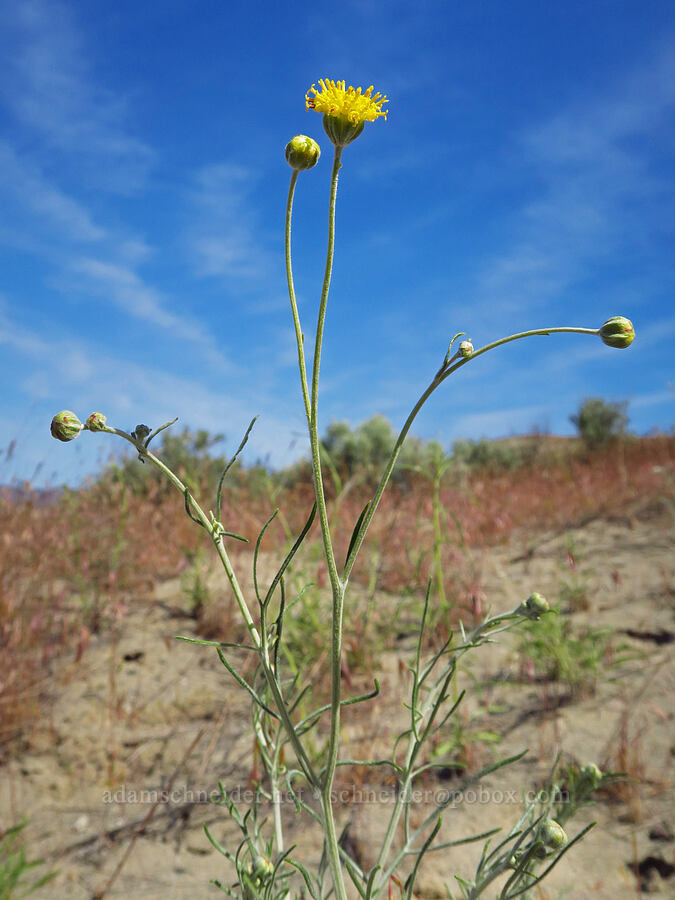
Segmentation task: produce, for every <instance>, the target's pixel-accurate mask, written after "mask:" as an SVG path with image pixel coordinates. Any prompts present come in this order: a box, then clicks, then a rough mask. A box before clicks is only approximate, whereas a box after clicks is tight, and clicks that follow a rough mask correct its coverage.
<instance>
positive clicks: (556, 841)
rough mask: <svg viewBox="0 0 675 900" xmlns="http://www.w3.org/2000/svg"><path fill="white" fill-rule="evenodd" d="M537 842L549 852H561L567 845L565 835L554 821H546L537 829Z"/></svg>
mask: <svg viewBox="0 0 675 900" xmlns="http://www.w3.org/2000/svg"><path fill="white" fill-rule="evenodd" d="M539 840H540V841H541V842H542V843H543V844H544V846H546V847H548V848H549V850H561V849H562V848H563V847H564V846H565V844H566V843H567V835H566V834H565V831H564V829H563V828H562V826H561V825H558V823H557V822H556V821H555V819H546V820H545V821H544V822H542V824H541V826H540V827H539Z"/></svg>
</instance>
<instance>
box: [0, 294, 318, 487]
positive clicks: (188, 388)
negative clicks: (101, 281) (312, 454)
mask: <svg viewBox="0 0 675 900" xmlns="http://www.w3.org/2000/svg"><path fill="white" fill-rule="evenodd" d="M1 300H2V298H0V301H1ZM0 344H4V345H5V346H6V348H7V350H9V351H11V352H12V353H14V354H16V356H17V357H18V358H20V359H22V360H24V361H25V362H27V363H29V365H28V366H26V367H24V366H22V367H21V368H22V370H23V371H24V372H26V373H27V374H25V375H24V376H23V377H19V378H18V383H19V386H20V389H21V391H22V393H23V395H24V397H25V399H26V400H27V401H28V402H30V403H35V402H38V403H40V404H44V401H46V400H49V401H51V402H54V385H58V386H59V387H58V391H59V395H60V403H61V405H67V406H69V407H71V408H75V411H76V412H77V413H78V414H79V415H81V416H86V415H87V414H88V413H89V412H90V411H91V409H94V408H96V409H101V410H102V411H104V412H105V413H106V415H108V417H109V420H110V421H111V422H112V423H113V424H115V425H117V426H118V427H120V428H124V429H127V430H128V429H131V428H133V427H134V426H135V425H136V424H137V422H138V421H141V420H142V421H144V422H148V423H149V424H150V425H153V426H156V425H158V424H161V423H162V422H164V421H168V420H169V419H171V418H173V417H174V416H176V415H179V416H180V422H179V424H178V426H177V427H181V423H182V424H186V425H189V426H191V427H192V428H206V429H208V430H210V431H212V432H221V431H222V432H225V434H226V437H227V439H228V448H229V449H233V448H234V447H236V445H237V444H238V443H239V440H240V439H241V437H242V436H243V433H244V431H245V429H246V426H247V425H248V423H249V421H250V419H251V418H252V417H253V415H254V414H256V413H260V414H261V416H260V419H259V421H258V422H257V423H256V427H255V429H254V432H253V434H252V437H251V440H250V442H249V446H248V448H247V459H248V461H249V462H250V461H252V460H255V459H256V458H261V459H267V460H268V461H269V462H270V463H271V464H272V465H277V466H281V465H286V464H288V463H289V462H291V461H292V460H293V459H297V457H298V456H299V455H300V454H301V453H302V452H303V450H304V444H305V443H306V442H305V441H304V439H303V438H302V437H299V435H298V431H299V430H300V428H299V425H300V426H301V424H302V423H301V420H300V419H299V417H298V418H297V419H296V417H295V411H296V409H295V408H296V406H297V405H298V404H294V403H287V402H285V401H283V400H282V401H280V400H279V398H278V397H277V396H275V395H274V394H266V395H262V396H261V395H260V393H259V392H257V393H256V397H255V400H253V398H252V397H251V395H250V394H251V392H250V389H249V390H246V388H245V384H244V379H241V380H240V381H239V380H237V381H236V383H235V380H234V379H233V380H231V386H232V389H231V390H227V391H224V390H222V388H221V387H220V386H213V385H209V384H208V383H203V382H202V381H200V380H197V379H193V378H189V377H183V376H180V375H176V374H174V373H172V372H167V371H166V370H164V369H162V368H160V367H158V366H155V365H153V364H152V363H148V364H147V365H140V364H138V363H134V362H130V361H129V360H127V359H124V358H123V357H121V356H118V355H115V354H114V353H107V352H106V351H105V349H103V350H102V349H101V347H100V346H99V345H98V344H96V345H95V344H93V343H90V342H87V341H84V340H81V339H80V338H77V337H74V336H73V335H72V334H69V333H67V332H62V333H59V334H57V335H55V336H54V337H53V338H52V339H50V340H46V339H45V338H43V337H41V336H40V335H39V334H37V333H36V332H34V331H32V330H31V329H28V328H26V327H25V326H23V325H20V324H19V323H17V322H16V321H14V320H13V319H12V318H11V316H10V315H9V313H8V303H7V301H5V302H4V303H2V302H0ZM55 346H58V347H60V348H63V347H67V348H68V352H67V353H63V352H58V353H57V352H55V350H54V348H55ZM253 404H255V406H254V405H253ZM54 412H58V409H55V410H54ZM47 426H48V421H47V422H46V423H45V429H44V433H45V435H47V432H48V429H47ZM50 446H51V444H50V443H49V441H45V443H44V448H45V451H44V457H46V455H47V451H48V449H49V447H50ZM113 449H114V450H115V451H119V450H120V449H121V447H120V446H119V443H118V444H116V445H114V446H111V452H112V451H113ZM80 477H81V473H80Z"/></svg>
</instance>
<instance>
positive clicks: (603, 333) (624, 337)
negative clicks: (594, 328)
mask: <svg viewBox="0 0 675 900" xmlns="http://www.w3.org/2000/svg"><path fill="white" fill-rule="evenodd" d="M598 334H599V335H600V337H601V338H602V342H603V344H607V346H608V347H617V348H618V349H619V350H625V348H626V347H630V345H631V344H632V343H633V338H634V337H635V329H634V328H633V323H632V322H631V320H630V319H627V318H626V317H625V316H612V318H611V319H607V321H606V322H605V324H604V325H603V326H602V328H600V329H599V330H598Z"/></svg>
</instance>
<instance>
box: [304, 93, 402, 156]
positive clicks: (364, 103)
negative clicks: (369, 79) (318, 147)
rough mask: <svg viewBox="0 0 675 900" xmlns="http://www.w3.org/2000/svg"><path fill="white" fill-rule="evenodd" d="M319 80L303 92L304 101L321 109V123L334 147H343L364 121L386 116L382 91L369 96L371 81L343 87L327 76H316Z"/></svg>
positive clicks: (351, 139)
mask: <svg viewBox="0 0 675 900" xmlns="http://www.w3.org/2000/svg"><path fill="white" fill-rule="evenodd" d="M319 84H320V85H321V88H320V89H319V88H317V87H316V86H315V85H312V86H311V88H310V89H309V91H308V92H307V93H306V94H305V105H306V107H307V109H314V110H316V112H318V113H323V127H324V129H325V131H326V134H327V135H328V137H329V138H330V139H331V141H332V142H333V143H334V144H335V146H336V147H345V146H346V145H347V144H349V143H351V142H352V141H353V140H355V138H357V137H358V136H359V135H360V134H361V132H362V131H363V126H364V125H365V123H366V122H374V121H375V119H377V118H379V116H384V118H385V119H386V118H387V110H386V109H382V105H383V104H384V103H388V102H389V101H388V100H387V98H386V97H383V96H382V94H375V96H373V86H372V84H371V86H370V87H369V88H367V89H366V90H365V91H364V90H363V88H356V89H354V88H353V87H352V86H351V85H350V86H349V87H348V88H347V87H346V86H345V82H344V81H331V79H330V78H321V79H319ZM310 94H314V96H313V97H311V96H310Z"/></svg>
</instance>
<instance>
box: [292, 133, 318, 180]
mask: <svg viewBox="0 0 675 900" xmlns="http://www.w3.org/2000/svg"><path fill="white" fill-rule="evenodd" d="M320 156H321V148H320V147H319V145H318V144H317V142H316V141H314V140H312V138H311V137H307V135H306V134H296V136H295V137H294V138H291V140H290V141H289V142H288V143H287V144H286V162H287V163H288V165H289V166H290V167H291V169H296V170H297V171H302V170H303V169H311V168H312V166H315V165H316V164H317V163H318V161H319V157H320Z"/></svg>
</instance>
